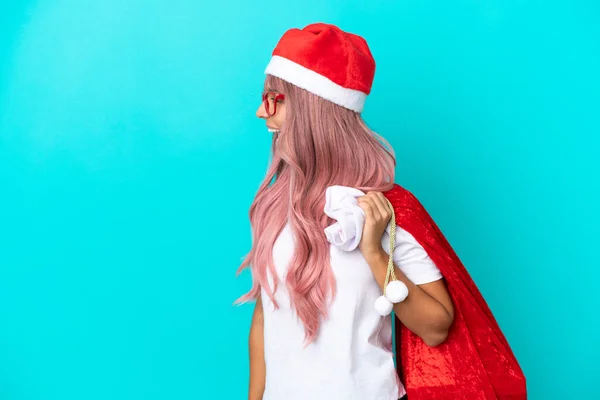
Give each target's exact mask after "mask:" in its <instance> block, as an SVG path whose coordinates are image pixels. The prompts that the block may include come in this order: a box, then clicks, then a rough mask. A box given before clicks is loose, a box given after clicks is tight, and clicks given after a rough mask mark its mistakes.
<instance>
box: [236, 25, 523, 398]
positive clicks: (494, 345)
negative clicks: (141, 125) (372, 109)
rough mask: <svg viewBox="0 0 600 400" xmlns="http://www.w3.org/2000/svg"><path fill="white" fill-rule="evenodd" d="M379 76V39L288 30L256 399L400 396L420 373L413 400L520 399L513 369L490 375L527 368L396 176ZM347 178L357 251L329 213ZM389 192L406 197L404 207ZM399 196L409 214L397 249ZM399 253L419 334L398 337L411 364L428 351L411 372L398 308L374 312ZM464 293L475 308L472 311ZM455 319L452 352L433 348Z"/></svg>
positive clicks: (257, 260)
mask: <svg viewBox="0 0 600 400" xmlns="http://www.w3.org/2000/svg"><path fill="white" fill-rule="evenodd" d="M374 72H375V62H374V60H373V57H372V55H371V52H370V50H369V47H368V45H367V43H366V42H365V40H364V39H363V38H361V37H360V36H357V35H354V34H351V33H347V32H344V31H342V30H340V29H339V28H338V27H336V26H333V25H328V24H312V25H309V26H307V27H305V28H304V29H291V30H289V31H287V32H286V33H285V34H284V35H283V37H282V38H281V40H280V41H279V43H278V44H277V46H276V48H275V50H274V51H273V57H272V59H271V60H270V62H269V64H268V66H267V69H266V74H267V77H266V80H265V84H264V93H263V98H262V100H263V101H262V102H261V104H260V106H259V108H258V110H257V113H256V115H257V116H258V117H259V118H261V119H263V120H264V121H265V123H266V127H267V129H268V130H269V132H270V133H271V134H272V135H273V144H272V162H271V165H270V168H269V170H268V172H267V175H266V177H265V179H264V181H263V182H262V185H261V186H260V188H259V190H258V192H257V194H256V197H255V199H254V202H253V203H252V206H251V208H250V221H251V224H252V231H253V244H252V249H251V251H250V253H249V254H248V256H247V258H246V259H245V261H244V263H243V264H242V266H241V268H240V269H243V268H246V267H251V271H252V277H253V286H252V289H251V291H250V292H249V293H248V294H247V295H246V296H244V297H242V299H241V301H248V300H252V299H256V307H255V310H254V315H253V318H252V325H251V329H250V340H249V341H250V349H249V350H250V385H249V386H250V387H249V396H248V398H249V400H338V399H339V400H397V399H399V398H404V397H405V396H406V394H407V390H405V384H404V382H403V381H402V379H401V378H406V379H407V380H408V379H410V382H409V383H410V384H411V387H410V388H409V391H408V395H409V397H411V400H420V399H434V398H435V399H438V398H444V399H445V398H449V399H456V398H464V399H467V398H468V399H487V398H490V399H491V398H494V399H501V398H504V397H502V395H501V394H502V393H508V394H509V395H510V396H513V395H514V394H515V393H517V392H518V391H515V390H516V389H515V390H513V388H508V389H506V385H505V383H506V382H508V381H509V380H510V378H506V377H505V376H504V375H502V376H500V375H498V376H500V377H499V378H498V379H495V375H494V373H495V371H491V370H488V371H486V370H485V368H486V365H492V364H493V365H496V364H498V365H500V366H501V371H508V373H510V374H511V376H513V377H519V376H520V375H519V373H520V370H519V369H518V365H516V361H515V360H514V357H513V356H512V353H510V349H509V348H508V345H507V344H506V341H505V339H504V337H503V336H502V334H501V333H500V332H499V328H498V327H497V325H496V324H495V321H494V320H493V317H491V313H490V312H489V309H487V306H486V305H485V302H484V301H483V300H482V298H481V297H480V295H479V294H478V292H477V290H476V288H475V286H474V285H473V284H472V281H470V279H469V278H468V274H466V273H465V272H464V268H463V267H462V265H461V264H460V262H459V261H458V259H457V258H456V257H454V255H453V253H452V252H451V250H450V248H449V246H447V245H446V242H445V240H443V237H442V236H441V234H440V233H439V232H437V231H435V230H434V224H433V222H432V221H429V220H428V218H429V217H428V215H427V214H426V212H425V211H424V210H422V209H421V206H420V205H419V204H418V202H417V201H416V200H415V199H414V197H411V195H408V194H407V193H408V192H407V191H401V189H400V188H399V187H398V186H397V185H395V184H394V169H395V165H396V164H395V158H394V152H393V150H392V149H391V147H390V146H389V143H387V142H386V141H385V140H384V139H383V138H382V137H380V136H378V135H377V134H375V133H374V132H373V131H371V130H370V129H369V128H368V127H367V125H366V124H365V122H364V121H363V119H362V118H361V112H362V110H363V106H364V103H365V99H366V97H367V95H368V94H369V92H370V90H371V85H372V82H373V77H374ZM333 186H336V187H346V188H350V189H352V190H358V191H360V193H361V194H362V195H360V196H357V198H356V204H355V205H356V206H358V207H360V209H362V211H363V213H364V215H363V217H364V224H363V225H362V226H361V228H362V232H361V233H362V237H361V239H360V243H359V244H358V246H357V247H356V248H355V249H354V250H350V251H348V249H345V250H343V249H340V248H339V247H337V246H334V245H333V244H332V243H331V242H330V240H329V239H328V236H327V235H326V234H325V233H324V230H326V229H327V228H328V227H330V226H331V225H332V223H334V222H335V221H334V220H333V219H332V218H330V216H328V215H327V214H326V213H325V209H326V193H329V192H328V189H330V188H331V187H333ZM394 188H395V189H394ZM392 189H394V190H392ZM402 190H403V189H402ZM384 193H387V194H386V195H387V196H388V197H393V196H396V197H395V198H396V199H397V200H395V201H394V203H395V204H392V203H391V202H390V203H388V201H387V200H386V197H385V196H384ZM403 199H404V200H403ZM390 204H391V205H392V206H393V207H395V208H394V209H395V210H396V209H397V210H398V212H397V213H396V222H397V223H398V224H397V225H396V224H394V226H395V229H396V230H395V246H394V247H393V249H389V248H388V242H389V240H390V236H391V233H389V231H388V230H387V228H388V224H389V223H390V218H391V217H392V210H391V207H390ZM396 207H397V208H396ZM402 207H404V208H402ZM417 217H418V218H417ZM415 218H416V219H415ZM412 220H414V221H417V220H419V221H422V222H423V223H422V226H421V225H419V224H421V222H417V223H414V222H410V221H412ZM403 226H414V227H415V228H414V229H412V228H411V229H409V230H407V229H404V228H403ZM411 231H412V232H414V234H415V235H417V237H415V236H413V233H412V232H411ZM423 243H426V246H427V248H428V250H426V249H425V248H424V247H423ZM427 243H428V244H427ZM390 254H391V256H392V260H393V265H390V268H392V269H393V270H394V272H395V276H396V278H397V279H398V280H399V281H401V282H402V283H403V284H404V285H405V286H403V287H404V288H405V289H408V295H407V297H406V298H405V299H404V300H403V301H400V302H398V303H395V304H394V305H393V311H394V315H395V318H397V322H399V323H401V325H398V326H401V327H402V328H401V330H402V331H403V332H404V330H405V329H407V331H406V332H404V333H403V340H402V341H401V342H397V343H396V344H397V347H398V346H403V347H402V348H403V350H402V357H403V358H404V360H403V361H402V364H403V365H405V362H406V360H405V359H406V358H411V357H412V358H419V359H418V360H416V361H415V360H413V361H415V362H416V364H413V366H412V367H409V368H407V370H405V371H402V375H401V376H399V374H398V373H397V371H396V367H395V364H394V352H393V349H392V317H390V316H389V315H388V316H382V315H381V314H382V313H381V311H379V312H378V310H376V307H374V303H375V302H376V300H378V298H379V297H380V296H381V295H382V292H383V289H384V286H385V283H386V275H387V271H388V261H389V258H390V257H389V256H390ZM430 255H433V256H435V257H436V258H435V261H434V260H433V259H432V258H430ZM440 267H441V269H442V271H440ZM457 277H458V278H457ZM445 278H446V279H445ZM448 283H450V284H451V285H452V286H450V285H448ZM448 288H452V289H453V290H448ZM451 294H452V296H451ZM455 300H456V301H458V302H459V304H466V306H464V307H463V308H464V310H465V311H464V312H461V311H462V310H461V309H459V308H457V307H456V302H455ZM474 305H475V306H474ZM390 307H391V303H390ZM474 310H475V311H474ZM468 323H471V324H472V325H476V326H477V329H476V330H471V331H469V328H468V326H467V324H468ZM451 327H452V331H451V333H453V335H452V337H453V338H454V339H453V342H452V343H451V344H450V345H449V346H446V347H447V348H448V349H446V350H443V351H441V352H437V353H436V352H435V350H430V349H436V348H437V347H436V346H439V345H440V344H442V343H443V342H444V341H445V340H446V339H447V338H448V335H449V331H450V328H451ZM399 330H400V329H399ZM399 330H398V331H399ZM454 332H455V333H454ZM482 343H483V344H482ZM488 343H489V346H488V347H486V345H487V344H488ZM419 346H423V347H419ZM481 346H483V348H482V347H481ZM439 347H443V346H439ZM473 349H476V350H473ZM490 349H491V350H490ZM498 349H501V351H500V350H498ZM492 353H493V356H490V357H489V358H486V359H485V360H482V359H481V358H480V355H481V354H484V355H486V357H487V355H489V354H492ZM472 366H475V367H472ZM480 366H481V367H480ZM473 368H475V369H473ZM491 372H494V373H491ZM503 373H504V372H500V374H503ZM471 381H472V382H471ZM479 381H480V382H482V383H481V384H479V383H477V382H479ZM424 382H425V383H424ZM473 382H475V383H473ZM490 382H491V383H490ZM496 382H501V383H500V384H496ZM520 382H521V381H520V380H519V382H518V383H519V385H520V384H521V383H520ZM523 382H524V381H523ZM511 384H512V383H511ZM486 385H487V386H486ZM523 385H524V384H523ZM498 388H500V389H498ZM521 389H522V387H521V386H519V390H521ZM521 391H522V390H521ZM469 393H471V394H469ZM494 393H495V394H494ZM519 393H521V392H519ZM413 395H414V399H413ZM441 395H443V396H447V397H439V396H441ZM464 396H467V397H464ZM506 398H511V399H517V398H523V397H514V396H513V397H506Z"/></svg>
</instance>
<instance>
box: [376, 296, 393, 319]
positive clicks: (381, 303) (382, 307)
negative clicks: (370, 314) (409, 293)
mask: <svg viewBox="0 0 600 400" xmlns="http://www.w3.org/2000/svg"><path fill="white" fill-rule="evenodd" d="M392 308H393V304H392V303H391V302H390V301H389V300H388V299H387V298H386V297H385V296H379V297H378V298H377V300H375V310H377V312H378V313H379V315H381V316H384V317H385V316H386V315H389V314H390V313H391V312H392Z"/></svg>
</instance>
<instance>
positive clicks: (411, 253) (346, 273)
mask: <svg viewBox="0 0 600 400" xmlns="http://www.w3.org/2000/svg"><path fill="white" fill-rule="evenodd" d="M382 245H383V247H384V249H385V250H386V252H388V251H389V249H388V246H389V236H388V234H387V233H384V235H383V238H382ZM293 249H294V238H293V235H292V230H291V227H290V225H289V224H288V225H286V226H285V228H284V229H283V231H282V232H281V234H280V235H279V237H278V239H277V241H276V242H275V245H274V249H273V258H274V263H275V268H276V270H277V274H278V276H279V277H280V281H281V282H285V273H286V269H287V267H288V265H289V262H290V260H291V257H292V253H293ZM330 251H331V266H332V268H333V273H334V276H335V280H336V296H335V298H334V300H333V302H332V303H331V304H330V308H329V317H328V319H327V320H325V321H323V322H322V323H321V325H320V330H319V334H318V336H317V338H316V339H315V341H314V342H312V343H311V344H309V345H308V346H306V347H305V343H304V327H303V325H302V322H301V321H300V320H299V319H298V318H297V317H296V314H295V312H294V311H293V310H292V308H291V306H290V301H289V295H288V292H287V288H286V287H285V284H280V285H279V286H278V289H277V292H276V293H275V299H276V300H277V303H278V305H279V309H277V310H274V305H273V303H272V302H271V300H270V299H269V297H268V295H267V294H266V292H265V291H264V289H263V290H262V293H261V298H262V302H263V310H264V340H265V361H266V368H267V378H266V387H265V392H264V395H263V400H307V399H310V400H397V399H399V398H400V397H402V396H403V395H404V394H405V393H406V392H405V390H404V386H403V385H402V383H401V382H400V380H399V378H398V375H397V373H396V369H395V366H394V354H393V350H392V319H391V318H392V316H391V315H388V316H387V317H382V316H380V315H379V314H378V313H377V312H376V311H375V308H374V303H375V299H377V297H379V296H381V294H382V293H381V289H380V287H379V286H378V284H377V282H376V281H375V278H374V277H373V273H372V272H371V268H370V267H369V265H368V264H367V261H366V260H365V258H364V256H363V255H362V253H361V251H360V250H359V249H355V250H352V251H344V250H341V249H339V248H338V247H336V246H334V245H330ZM394 261H395V262H396V265H397V266H398V268H400V269H401V270H402V271H403V272H404V274H405V275H406V276H407V277H408V278H409V279H410V280H411V281H412V282H414V283H415V284H424V283H429V282H433V281H436V280H438V279H441V278H442V275H441V273H440V271H439V270H438V268H437V267H436V266H435V264H434V263H433V261H432V260H431V259H430V258H429V256H428V255H427V253H426V252H425V250H424V249H423V247H421V245H419V243H418V242H417V241H416V239H415V238H414V237H413V236H412V235H411V234H410V233H408V232H407V231H405V230H404V229H402V228H400V227H399V226H397V227H396V247H395V250H394ZM269 280H270V281H271V279H269ZM271 283H272V281H271ZM394 318H395V317H394Z"/></svg>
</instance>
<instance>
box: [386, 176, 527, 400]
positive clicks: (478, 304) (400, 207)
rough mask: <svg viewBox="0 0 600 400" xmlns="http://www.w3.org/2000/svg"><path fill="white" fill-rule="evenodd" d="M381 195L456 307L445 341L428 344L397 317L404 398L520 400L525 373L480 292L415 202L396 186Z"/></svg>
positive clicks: (398, 363) (398, 353) (523, 393)
mask: <svg viewBox="0 0 600 400" xmlns="http://www.w3.org/2000/svg"><path fill="white" fill-rule="evenodd" d="M384 195H385V196H386V197H387V198H388V200H390V202H391V203H392V205H393V207H394V211H395V214H396V223H397V224H398V225H399V226H400V227H402V228H403V229H405V230H407V231H408V232H410V233H411V234H412V235H413V236H414V237H415V239H416V240H417V241H418V242H419V243H420V244H421V246H423V248H424V249H425V250H426V251H427V253H428V254H429V257H431V259H432V260H433V262H434V263H435V264H436V265H437V267H438V268H439V269H440V271H441V273H442V275H443V276H444V278H445V281H446V284H447V287H448V292H449V293H450V296H451V298H452V302H453V304H454V308H455V316H454V322H453V324H452V327H451V329H450V332H449V335H448V338H447V340H446V341H445V342H444V343H442V344H441V345H439V346H436V347H429V346H427V345H426V344H425V343H424V342H423V340H422V339H421V338H419V337H418V336H417V335H415V334H414V333H412V332H411V331H410V330H408V328H406V327H405V326H404V325H402V324H401V323H400V321H398V319H396V348H397V353H396V357H397V361H398V362H397V366H398V373H399V375H400V378H401V380H402V382H403V383H404V386H405V387H406V391H407V394H408V399H409V400H446V399H447V400H457V399H465V400H479V399H481V400H488V399H498V400H524V399H526V398H527V390H526V382H525V376H524V374H523V372H522V370H521V368H520V366H519V364H518V362H517V359H516V358H515V356H514V354H513V352H512V350H511V348H510V346H509V344H508V342H507V340H506V338H505V337H504V335H503V333H502V331H501V330H500V327H499V326H498V323H497V322H496V320H495V318H494V316H493V315H492V312H491V310H490V308H489V307H488V305H487V303H486V302H485V300H484V298H483V296H482V295H481V293H480V292H479V290H478V289H477V286H476V285H475V283H474V282H473V279H472V278H471V277H470V275H469V273H468V272H467V270H466V269H465V267H464V266H463V264H462V263H461V261H460V259H459V258H458V256H457V255H456V253H455V252H454V250H453V249H452V247H451V246H450V244H449V243H448V241H447V240H446V238H445V237H444V235H443V234H442V233H441V231H440V230H439V228H438V227H437V225H436V224H435V222H434V221H433V219H432V218H431V216H430V215H429V213H428V212H427V211H426V210H425V208H424V207H423V205H422V204H421V203H420V202H419V200H418V199H417V198H416V197H415V196H414V195H413V194H412V193H410V192H409V191H408V190H406V189H404V188H403V187H401V186H399V185H394V188H393V189H391V190H390V191H388V192H385V193H384Z"/></svg>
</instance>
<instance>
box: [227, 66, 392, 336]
mask: <svg viewBox="0 0 600 400" xmlns="http://www.w3.org/2000/svg"><path fill="white" fill-rule="evenodd" d="M266 88H270V89H272V90H275V91H277V92H280V93H283V94H285V102H286V116H285V122H284V124H283V126H282V127H281V130H280V133H279V134H275V135H274V137H273V144H272V161H271V164H270V167H269V169H268V171H267V174H266V176H265V179H264V181H263V182H262V184H261V186H260V188H259V189H258V192H257V193H256V197H255V198H254V201H253V203H252V205H251V207H250V223H251V225H252V233H253V235H252V248H251V250H250V252H249V253H248V255H247V256H246V258H245V260H244V262H243V263H242V265H241V266H240V268H239V270H238V273H239V272H241V271H242V270H243V269H244V268H246V267H249V266H251V267H252V268H251V270H252V280H253V284H252V289H251V290H250V291H249V292H248V293H247V294H246V295H245V296H243V297H241V298H240V299H239V300H238V302H245V301H249V300H252V299H256V298H258V296H260V289H261V287H262V288H263V289H264V290H265V292H266V294H267V295H268V296H269V298H270V299H271V300H272V301H273V303H274V305H275V307H276V308H278V304H277V302H276V301H275V299H274V293H275V291H276V290H277V287H278V284H279V282H278V279H280V277H277V273H276V271H275V267H274V263H273V257H272V252H273V244H274V242H275V239H276V238H277V236H278V235H279V233H280V232H281V231H282V229H283V228H284V226H285V225H286V223H287V222H289V223H290V226H291V229H292V233H293V234H294V238H295V243H296V248H295V250H294V254H293V256H292V259H291V262H290V265H289V269H288V270H287V273H286V279H285V285H286V286H287V289H288V291H289V294H290V299H291V303H292V307H293V308H294V309H295V311H296V313H297V315H298V317H299V318H300V320H301V321H302V323H303V325H304V328H305V339H306V342H307V343H310V342H312V341H313V340H314V338H315V337H316V336H317V333H318V330H319V325H320V321H321V318H326V317H327V308H328V307H327V306H328V302H329V301H331V299H332V298H333V296H335V280H334V276H333V272H332V269H331V265H330V260H329V252H330V248H329V242H328V241H327V238H326V237H325V233H324V232H323V230H324V229H325V228H326V227H327V226H329V225H330V224H331V223H333V222H335V221H332V220H331V219H330V218H329V217H327V216H326V215H325V214H324V211H323V209H324V206H325V190H326V189H327V187H328V186H331V185H343V186H350V187H355V188H357V189H360V190H362V191H363V192H367V191H371V190H373V191H386V190H389V189H391V188H392V186H393V183H394V170H395V167H396V161H395V154H394V151H393V149H392V147H391V146H390V145H389V143H388V142H387V141H386V140H385V139H383V138H382V137H381V136H379V135H377V134H376V133H375V132H373V131H371V130H370V129H369V128H368V127H367V125H366V124H365V122H364V121H363V119H362V117H361V116H360V114H358V113H356V112H354V111H351V110H348V109H346V108H344V107H341V106H338V105H336V104H333V103H331V102H329V101H327V100H324V99H322V98H320V97H318V96H315V95H313V94H311V93H309V92H307V91H306V90H303V89H300V88H299V87H297V86H294V85H292V84H290V83H288V82H286V81H284V80H281V79H278V78H275V77H273V76H271V75H267V78H266V80H265V89H266ZM268 274H271V276H272V277H273V280H272V282H273V287H270V285H269V282H268V280H267V277H268Z"/></svg>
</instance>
